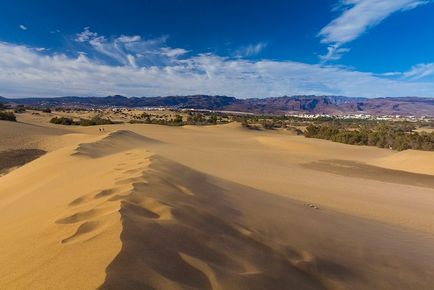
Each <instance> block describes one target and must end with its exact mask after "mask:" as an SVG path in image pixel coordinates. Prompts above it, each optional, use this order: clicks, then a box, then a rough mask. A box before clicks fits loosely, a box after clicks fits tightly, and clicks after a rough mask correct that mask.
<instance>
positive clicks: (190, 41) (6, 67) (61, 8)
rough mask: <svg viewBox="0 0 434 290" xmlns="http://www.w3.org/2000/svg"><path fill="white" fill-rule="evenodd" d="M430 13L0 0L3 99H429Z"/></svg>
mask: <svg viewBox="0 0 434 290" xmlns="http://www.w3.org/2000/svg"><path fill="white" fill-rule="evenodd" d="M433 16H434V1H432V0H322V1H318V0H315V1H314V0H303V1H301V0H300V1H289V0H273V1H259V0H250V1H243V0H240V1H225V0H219V1H217V0H213V1H212V0H171V1H169V0H142V1H132V0H123V1H108V0H106V1H84V0H78V1H77V0H76V1H68V0H64V1H52V0H46V1H23V0H15V1H1V0H0V68H1V69H0V95H3V96H6V97H27V96H35V97H45V96H48V97H51V96H64V95H78V96H105V95H111V94H123V95H127V96H158V95H186V94H212V95H217V94H220V95H229V96H236V97H241V98H246V97H270V96H281V95H295V94H326V95H346V96H354V97H359V96H360V97H389V96H424V97H434V17H433Z"/></svg>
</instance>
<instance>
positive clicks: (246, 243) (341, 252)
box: [0, 123, 434, 289]
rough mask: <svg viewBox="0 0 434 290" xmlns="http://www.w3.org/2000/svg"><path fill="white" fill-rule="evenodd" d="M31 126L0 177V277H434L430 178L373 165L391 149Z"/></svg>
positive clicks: (376, 285)
mask: <svg viewBox="0 0 434 290" xmlns="http://www.w3.org/2000/svg"><path fill="white" fill-rule="evenodd" d="M6 125H8V124H6ZM6 125H5V124H3V123H1V124H0V128H2V129H4V130H10V132H9V133H8V134H13V132H12V131H13V130H11V129H10V128H3V127H5V126H6ZM14 126H16V128H20V126H22V128H23V130H24V131H23V132H27V131H25V130H26V128H27V127H28V124H14ZM41 128H42V129H41V133H40V134H37V135H38V136H34V137H33V136H29V138H34V139H37V138H41V142H42V143H41V142H40V143H38V144H43V138H47V139H50V142H51V143H53V144H52V145H50V146H45V148H46V150H47V151H48V153H47V154H45V155H44V156H42V157H40V158H38V159H36V160H33V161H32V162H30V163H28V164H26V165H24V166H22V167H20V168H18V169H16V170H13V171H12V172H10V173H8V174H6V175H4V176H2V177H0V231H1V233H2V234H1V235H0V248H1V249H2V251H0V289H432V287H433V286H434V278H433V277H432V275H431V273H432V272H433V271H434V236H433V233H434V230H433V229H434V228H433V224H434V214H433V213H432V205H433V203H434V197H433V193H434V184H433V183H432V180H433V179H432V178H431V177H432V175H428V173H429V172H424V173H425V175H422V174H418V172H413V173H411V172H407V173H402V171H397V170H389V171H388V169H381V168H379V167H376V166H373V164H374V162H375V161H376V160H379V159H380V158H389V157H390V158H392V157H393V156H394V154H393V153H392V152H389V151H388V150H381V149H376V148H363V147H357V146H348V145H342V144H335V143H331V142H326V141H321V140H310V139H305V138H302V137H297V136H288V135H284V134H283V135H282V134H275V133H269V132H254V131H247V130H244V129H242V128H240V127H239V126H238V125H236V124H230V125H226V126H213V127H188V126H187V127H184V128H173V127H164V126H146V125H113V126H106V127H105V128H106V131H107V133H101V132H99V131H98V130H97V128H70V129H68V130H65V131H63V129H60V130H59V131H56V132H54V133H53V134H51V132H53V131H51V129H52V128H47V131H46V132H45V131H44V128H43V127H41ZM29 134H30V133H29ZM10 136H12V135H10ZM20 138H21V137H20ZM20 138H18V137H17V138H16V140H18V141H21V140H23V139H22V138H21V139H20ZM8 142H9V143H8V145H7V146H5V147H8V146H11V145H12V143H13V138H12V139H10V140H9V141H8ZM45 142H46V141H45ZM32 144H33V145H35V144H36V143H31V142H30V143H27V145H26V146H28V145H32ZM430 156H431V155H430ZM407 158H408V159H409V160H413V159H412V158H411V154H409V155H408V156H407ZM426 158H430V157H425V160H426ZM325 160H334V161H333V162H331V161H325ZM363 162H364V163H363ZM414 162H417V161H414ZM401 169H404V170H407V171H411V170H410V169H411V168H410V167H407V168H401ZM378 170H379V171H378ZM381 170H383V171H381ZM419 173H420V172H419ZM400 174H401V175H400ZM379 176H380V177H379ZM381 176H384V177H381ZM433 178H434V177H433ZM309 204H314V205H315V207H316V208H319V209H315V208H314V207H312V206H310V205H309Z"/></svg>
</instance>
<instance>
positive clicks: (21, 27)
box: [18, 24, 27, 30]
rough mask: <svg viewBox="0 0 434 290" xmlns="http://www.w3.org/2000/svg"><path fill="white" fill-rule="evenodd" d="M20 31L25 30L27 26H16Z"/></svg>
mask: <svg viewBox="0 0 434 290" xmlns="http://www.w3.org/2000/svg"><path fill="white" fill-rule="evenodd" d="M18 27H19V28H20V29H21V30H27V26H25V25H24V24H20V25H19V26H18Z"/></svg>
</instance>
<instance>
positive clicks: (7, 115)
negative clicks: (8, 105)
mask: <svg viewBox="0 0 434 290" xmlns="http://www.w3.org/2000/svg"><path fill="white" fill-rule="evenodd" d="M0 120H4V121H11V122H16V121H17V118H16V117H15V115H14V113H12V112H0Z"/></svg>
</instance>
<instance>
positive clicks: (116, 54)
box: [75, 27, 188, 67]
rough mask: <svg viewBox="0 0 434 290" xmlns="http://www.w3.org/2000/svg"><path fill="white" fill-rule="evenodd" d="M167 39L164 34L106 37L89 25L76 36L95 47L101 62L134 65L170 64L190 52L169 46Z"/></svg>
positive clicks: (81, 41) (95, 52)
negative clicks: (149, 36)
mask: <svg viewBox="0 0 434 290" xmlns="http://www.w3.org/2000/svg"><path fill="white" fill-rule="evenodd" d="M167 39H168V37H167V36H162V37H159V38H154V39H147V40H144V39H142V37H141V36H139V35H132V36H129V35H121V36H118V37H105V36H102V35H99V34H98V33H96V32H92V31H91V30H90V28H89V27H85V29H84V31H83V32H81V33H78V34H77V35H76V38H75V40H76V41H77V42H79V43H82V44H84V45H88V46H89V47H88V49H93V50H94V55H95V57H96V58H99V60H100V61H101V62H108V63H109V64H116V65H130V66H133V67H136V66H145V65H163V64H168V63H170V62H171V61H173V60H175V59H177V58H178V57H180V56H182V55H184V54H186V53H187V52H188V51H187V50H184V49H181V48H171V47H168V46H167V45H166V41H167Z"/></svg>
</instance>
